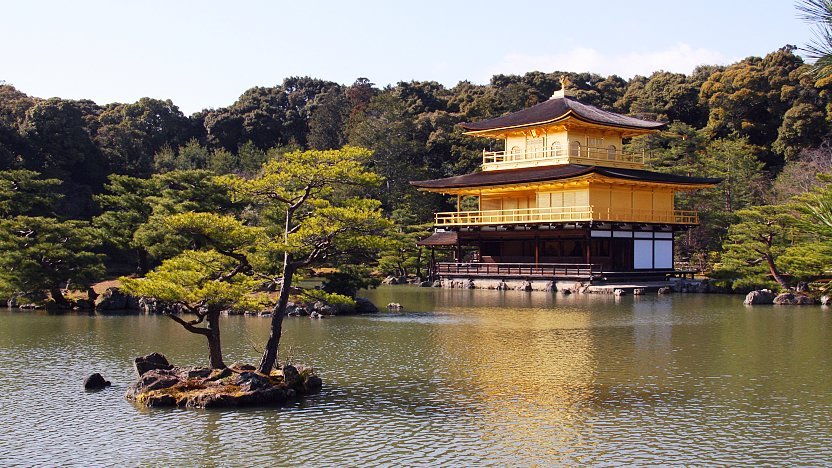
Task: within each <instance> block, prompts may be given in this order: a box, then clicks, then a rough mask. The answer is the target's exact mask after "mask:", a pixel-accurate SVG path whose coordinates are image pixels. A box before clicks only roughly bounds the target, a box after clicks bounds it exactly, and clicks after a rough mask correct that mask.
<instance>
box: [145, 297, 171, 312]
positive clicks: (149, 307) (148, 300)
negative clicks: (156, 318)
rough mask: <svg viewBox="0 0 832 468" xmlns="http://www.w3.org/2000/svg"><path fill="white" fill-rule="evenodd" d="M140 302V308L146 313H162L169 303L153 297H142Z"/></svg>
mask: <svg viewBox="0 0 832 468" xmlns="http://www.w3.org/2000/svg"><path fill="white" fill-rule="evenodd" d="M138 302H139V310H140V311H141V312H142V313H145V314H161V313H164V312H165V311H166V310H167V309H168V305H167V304H165V303H164V302H162V301H160V300H158V299H154V298H152V297H140V298H139V300H138Z"/></svg>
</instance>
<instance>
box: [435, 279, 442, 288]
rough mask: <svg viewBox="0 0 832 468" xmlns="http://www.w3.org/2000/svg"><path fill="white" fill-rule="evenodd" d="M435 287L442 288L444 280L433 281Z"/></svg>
mask: <svg viewBox="0 0 832 468" xmlns="http://www.w3.org/2000/svg"><path fill="white" fill-rule="evenodd" d="M433 287H434V288H441V287H442V282H441V281H439V280H436V281H434V282H433Z"/></svg>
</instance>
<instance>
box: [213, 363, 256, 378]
mask: <svg viewBox="0 0 832 468" xmlns="http://www.w3.org/2000/svg"><path fill="white" fill-rule="evenodd" d="M231 369H232V370H236V371H239V372H242V371H255V370H257V368H256V367H255V366H252V365H251V364H246V363H245V362H239V361H238V362H235V363H234V364H231ZM206 377H207V376H206Z"/></svg>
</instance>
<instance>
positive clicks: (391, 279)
mask: <svg viewBox="0 0 832 468" xmlns="http://www.w3.org/2000/svg"><path fill="white" fill-rule="evenodd" d="M381 284H388V285H396V284H399V279H398V278H396V277H395V276H388V277H387V278H384V279H383V280H381Z"/></svg>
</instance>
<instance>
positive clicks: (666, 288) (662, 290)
mask: <svg viewBox="0 0 832 468" xmlns="http://www.w3.org/2000/svg"><path fill="white" fill-rule="evenodd" d="M658 292H659V294H670V293H672V292H673V289H672V288H671V287H670V286H664V287H661V288H659V291H658Z"/></svg>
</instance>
